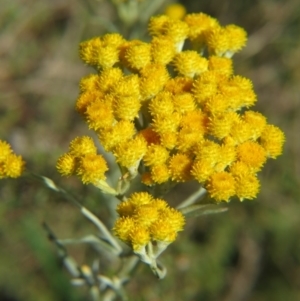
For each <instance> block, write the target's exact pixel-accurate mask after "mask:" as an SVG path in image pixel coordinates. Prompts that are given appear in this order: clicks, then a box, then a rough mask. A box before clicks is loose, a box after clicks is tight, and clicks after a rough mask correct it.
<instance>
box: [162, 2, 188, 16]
mask: <svg viewBox="0 0 300 301" xmlns="http://www.w3.org/2000/svg"><path fill="white" fill-rule="evenodd" d="M185 14H186V9H185V7H184V6H183V5H181V4H179V3H173V4H170V5H168V6H167V7H166V9H165V15H166V16H168V17H170V18H171V19H175V20H181V19H182V18H183V17H184V16H185Z"/></svg>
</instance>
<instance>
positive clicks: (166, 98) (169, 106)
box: [148, 92, 174, 116]
mask: <svg viewBox="0 0 300 301" xmlns="http://www.w3.org/2000/svg"><path fill="white" fill-rule="evenodd" d="M148 108H149V112H150V114H151V115H152V116H159V115H169V114H172V113H173V111H174V104H173V97H172V94H171V93H170V92H160V93H158V94H157V95H156V96H155V97H154V98H152V100H151V101H150V103H149V106H148Z"/></svg>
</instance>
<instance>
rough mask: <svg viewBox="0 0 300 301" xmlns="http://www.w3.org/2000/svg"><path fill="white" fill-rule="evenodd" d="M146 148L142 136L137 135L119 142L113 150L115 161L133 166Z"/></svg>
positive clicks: (126, 165)
mask: <svg viewBox="0 0 300 301" xmlns="http://www.w3.org/2000/svg"><path fill="white" fill-rule="evenodd" d="M146 150H147V143H146V141H145V139H144V138H142V137H140V136H137V137H135V138H134V139H132V140H128V141H126V142H123V143H120V144H119V145H117V146H116V148H115V149H114V151H113V154H114V156H115V157H116V161H117V162H118V163H120V164H121V165H122V166H125V167H127V168H129V167H134V166H136V164H138V163H139V161H140V160H141V159H142V157H143V156H144V154H145V153H146Z"/></svg>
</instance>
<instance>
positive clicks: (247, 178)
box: [235, 173, 260, 201]
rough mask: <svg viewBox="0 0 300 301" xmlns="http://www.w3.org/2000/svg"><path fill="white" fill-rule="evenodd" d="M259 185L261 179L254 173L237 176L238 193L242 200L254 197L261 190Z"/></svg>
mask: <svg viewBox="0 0 300 301" xmlns="http://www.w3.org/2000/svg"><path fill="white" fill-rule="evenodd" d="M259 186H260V184H259V180H258V179H257V177H256V176H255V175H254V174H251V173H249V174H247V175H244V176H241V177H236V178H235V189H236V195H237V197H238V198H239V199H240V200H241V201H243V200H244V199H249V200H252V199H254V198H255V197H256V196H257V194H258V192H259Z"/></svg>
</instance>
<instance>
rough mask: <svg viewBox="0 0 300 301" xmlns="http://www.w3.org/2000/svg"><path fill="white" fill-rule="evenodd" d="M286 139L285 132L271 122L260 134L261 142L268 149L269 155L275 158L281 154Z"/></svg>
mask: <svg viewBox="0 0 300 301" xmlns="http://www.w3.org/2000/svg"><path fill="white" fill-rule="evenodd" d="M284 141H285V137H284V133H283V132H282V131H281V130H280V129H279V128H278V127H276V126H274V125H271V124H268V125H266V127H265V128H264V130H263V132H262V134H261V136H260V143H261V145H262V146H263V148H264V149H265V150H266V153H267V156H268V157H270V158H273V159H275V158H276V157H278V156H279V155H281V153H282V147H283V143H284Z"/></svg>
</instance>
